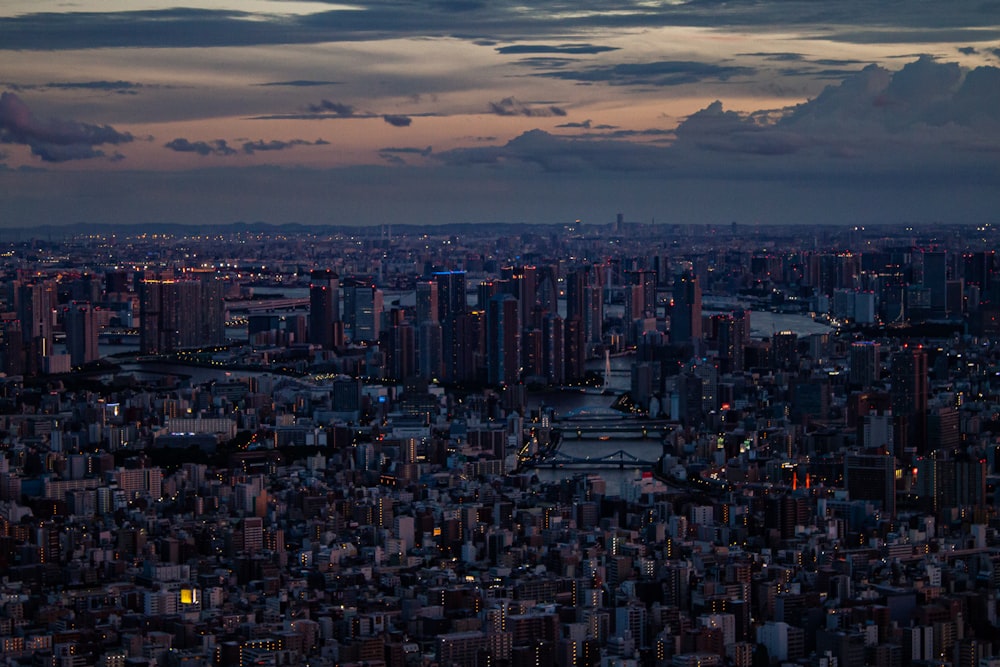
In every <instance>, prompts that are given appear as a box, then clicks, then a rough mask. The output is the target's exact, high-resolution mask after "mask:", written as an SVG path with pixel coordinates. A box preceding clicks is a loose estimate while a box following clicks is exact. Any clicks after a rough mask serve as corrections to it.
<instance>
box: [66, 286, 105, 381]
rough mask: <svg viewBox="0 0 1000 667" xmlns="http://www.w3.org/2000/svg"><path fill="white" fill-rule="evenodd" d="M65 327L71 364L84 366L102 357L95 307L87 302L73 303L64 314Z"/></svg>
mask: <svg viewBox="0 0 1000 667" xmlns="http://www.w3.org/2000/svg"><path fill="white" fill-rule="evenodd" d="M63 326H64V327H65V329H66V346H67V347H68V348H69V361H70V363H71V364H73V365H74V366H82V365H83V364H86V363H89V362H91V361H96V360H97V359H98V358H99V357H100V355H99V353H98V351H97V319H96V318H95V317H94V309H93V306H91V305H90V304H89V303H87V302H80V301H74V302H72V303H71V304H70V305H69V307H68V308H66V311H65V313H64V314H63Z"/></svg>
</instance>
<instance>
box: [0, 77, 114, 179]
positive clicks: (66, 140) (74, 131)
mask: <svg viewBox="0 0 1000 667" xmlns="http://www.w3.org/2000/svg"><path fill="white" fill-rule="evenodd" d="M132 140H133V137H132V135H131V134H129V133H128V132H119V131H118V130H116V129H114V128H113V127H111V126H110V125H96V124H92V123H84V122H81V121H76V120H63V119H55V118H50V119H40V118H37V117H36V116H35V115H34V114H33V113H32V112H31V110H30V109H29V108H28V106H27V105H26V104H25V103H24V102H23V101H22V100H21V98H20V97H18V96H17V95H15V94H14V93H9V92H5V93H3V94H2V95H0V143H5V144H21V145H24V146H28V147H30V148H31V152H32V153H33V154H34V155H36V156H37V157H39V158H41V159H42V160H43V161H45V162H67V161H70V160H86V159H91V158H95V157H103V156H104V152H103V151H102V150H100V149H98V148H96V147H97V146H101V145H104V144H111V145H118V144H124V143H128V142H130V141H132Z"/></svg>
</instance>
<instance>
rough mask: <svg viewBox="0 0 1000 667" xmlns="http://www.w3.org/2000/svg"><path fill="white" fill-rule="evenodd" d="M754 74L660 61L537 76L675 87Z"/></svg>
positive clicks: (746, 69) (747, 69)
mask: <svg viewBox="0 0 1000 667" xmlns="http://www.w3.org/2000/svg"><path fill="white" fill-rule="evenodd" d="M756 72H757V70H756V69H755V68H753V67H742V66H737V65H715V64H712V63H701V62H696V61H688V60H661V61H657V62H649V63H622V64H619V65H609V66H596V67H587V68H584V69H580V70H567V69H561V70H558V71H553V72H543V73H540V74H539V76H546V77H550V78H554V79H563V80H567V81H579V82H581V83H608V84H611V85H613V86H636V85H645V86H679V85H682V84H690V83H701V82H702V81H709V80H713V81H728V80H729V79H732V78H734V77H741V76H751V75H753V74H755V73H756Z"/></svg>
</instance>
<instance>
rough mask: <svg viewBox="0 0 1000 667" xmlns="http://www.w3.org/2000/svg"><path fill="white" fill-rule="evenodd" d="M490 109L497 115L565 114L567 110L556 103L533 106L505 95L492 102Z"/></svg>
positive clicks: (541, 115)
mask: <svg viewBox="0 0 1000 667" xmlns="http://www.w3.org/2000/svg"><path fill="white" fill-rule="evenodd" d="M489 111H490V113H492V114H496V115H497V116H528V117H538V118H541V117H547V116H565V115H566V110H565V109H562V108H561V107H557V106H555V105H552V104H549V105H540V106H531V105H528V104H525V103H524V102H521V101H520V100H518V99H517V98H515V97H505V98H503V99H502V100H500V101H499V102H490V104H489Z"/></svg>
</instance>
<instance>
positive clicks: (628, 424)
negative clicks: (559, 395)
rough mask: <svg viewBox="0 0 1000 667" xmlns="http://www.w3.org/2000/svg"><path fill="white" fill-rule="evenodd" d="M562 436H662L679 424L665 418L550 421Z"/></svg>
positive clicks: (625, 437) (609, 437)
mask: <svg viewBox="0 0 1000 667" xmlns="http://www.w3.org/2000/svg"><path fill="white" fill-rule="evenodd" d="M552 425H553V427H554V428H556V429H558V430H559V432H560V433H561V434H562V437H563V438H566V439H573V438H576V439H577V440H612V439H614V440H622V439H630V438H661V439H662V438H663V436H665V435H667V434H668V433H670V432H671V431H673V430H674V429H675V428H678V427H679V426H680V425H679V424H678V423H677V422H674V421H667V420H665V419H643V420H638V419H617V420H612V419H600V420H586V421H584V420H580V421H576V420H561V421H560V420H557V421H554V422H553V423H552Z"/></svg>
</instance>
